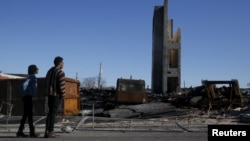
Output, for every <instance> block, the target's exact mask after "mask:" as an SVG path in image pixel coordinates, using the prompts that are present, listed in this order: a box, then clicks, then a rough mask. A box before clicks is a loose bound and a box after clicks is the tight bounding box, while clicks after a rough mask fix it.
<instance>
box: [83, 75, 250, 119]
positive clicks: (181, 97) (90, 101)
mask: <svg viewBox="0 0 250 141" xmlns="http://www.w3.org/2000/svg"><path fill="white" fill-rule="evenodd" d="M80 97H81V98H80V109H81V112H80V115H93V114H94V115H95V116H97V117H111V118H150V117H162V116H168V117H169V116H188V115H190V114H196V115H197V116H202V115H203V116H204V115H207V116H210V117H212V116H236V117H239V118H241V119H242V120H241V121H243V122H248V123H249V119H250V118H249V117H248V116H249V113H250V108H249V107H250V106H249V99H250V95H249V94H247V93H244V92H243V91H242V90H241V89H240V87H239V83H238V81H237V80H235V79H233V80H228V81H224V80H223V81H209V80H203V81H202V84H201V86H197V87H190V88H184V89H182V90H181V91H180V92H178V93H167V94H154V93H151V92H150V90H148V89H145V82H144V80H134V79H118V80H117V86H116V88H111V89H87V88H81V89H80ZM236 109H237V110H236ZM243 115H244V116H243ZM245 115H247V118H245V117H246V116H245Z"/></svg>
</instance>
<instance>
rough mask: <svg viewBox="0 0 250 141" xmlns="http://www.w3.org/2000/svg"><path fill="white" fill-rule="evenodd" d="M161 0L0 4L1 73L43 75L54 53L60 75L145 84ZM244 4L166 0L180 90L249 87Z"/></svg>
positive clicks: (249, 33) (13, 0)
mask: <svg viewBox="0 0 250 141" xmlns="http://www.w3.org/2000/svg"><path fill="white" fill-rule="evenodd" d="M159 5H163V0H0V49H1V55H0V71H2V72H3V73H27V66H28V65H29V64H36V65H37V66H38V67H39V74H38V77H44V76H45V74H46V72H47V70H48V69H49V68H50V67H51V66H53V59H54V57H55V56H58V55H59V56H62V57H63V58H64V62H65V67H64V71H65V73H66V75H67V77H71V78H76V74H78V78H79V80H80V81H82V79H84V78H87V77H95V76H98V73H99V64H100V63H102V68H103V73H102V76H103V79H105V81H106V82H107V86H115V85H116V80H117V78H120V77H122V78H130V76H132V78H133V79H143V80H145V81H146V85H149V86H151V64H152V60H151V59H152V19H153V10H154V6H159ZM249 7H250V1H249V0H169V15H168V17H169V18H171V19H173V20H174V32H175V31H176V29H177V28H180V29H181V35H182V37H181V38H182V42H181V48H182V49H181V54H182V55H181V82H182V84H181V86H182V87H183V86H184V82H185V86H186V87H189V86H199V85H201V80H202V79H208V80H231V79H238V80H239V83H240V86H241V87H247V83H249V82H250V75H249V73H250V65H249V60H250V55H249V52H250V49H249V47H250V28H249V25H250V14H249V13H250V8H249Z"/></svg>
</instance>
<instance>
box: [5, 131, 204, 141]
mask: <svg viewBox="0 0 250 141" xmlns="http://www.w3.org/2000/svg"><path fill="white" fill-rule="evenodd" d="M58 135H59V136H58V137H57V138H43V134H41V137H39V138H16V137H15V133H14V132H11V133H8V132H2V133H0V140H1V141H17V140H18V141H31V140H35V141H44V140H53V141H79V140H82V141H207V133H206V132H155V131H154V132H150V131H136V132H135V131H74V132H71V133H65V132H59V133H58Z"/></svg>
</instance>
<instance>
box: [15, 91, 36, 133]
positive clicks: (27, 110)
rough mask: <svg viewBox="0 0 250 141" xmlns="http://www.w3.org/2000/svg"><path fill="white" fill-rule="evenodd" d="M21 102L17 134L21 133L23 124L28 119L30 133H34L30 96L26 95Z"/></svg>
mask: <svg viewBox="0 0 250 141" xmlns="http://www.w3.org/2000/svg"><path fill="white" fill-rule="evenodd" d="M22 100H23V116H22V119H21V121H20V126H19V129H18V132H23V129H24V125H25V122H26V120H27V118H28V122H29V128H30V132H31V133H33V132H34V125H33V101H32V96H30V95H26V96H23V97H22Z"/></svg>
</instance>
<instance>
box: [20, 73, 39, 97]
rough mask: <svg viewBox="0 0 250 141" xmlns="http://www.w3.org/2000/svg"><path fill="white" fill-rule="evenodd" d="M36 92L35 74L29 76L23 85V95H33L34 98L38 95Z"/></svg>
mask: <svg viewBox="0 0 250 141" xmlns="http://www.w3.org/2000/svg"><path fill="white" fill-rule="evenodd" d="M36 90H37V79H36V76H35V75H34V74H33V75H29V76H28V77H27V78H26V79H25V81H24V82H23V83H22V87H21V91H22V92H21V94H22V96H25V95H31V96H32V97H33V96H35V94H36Z"/></svg>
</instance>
